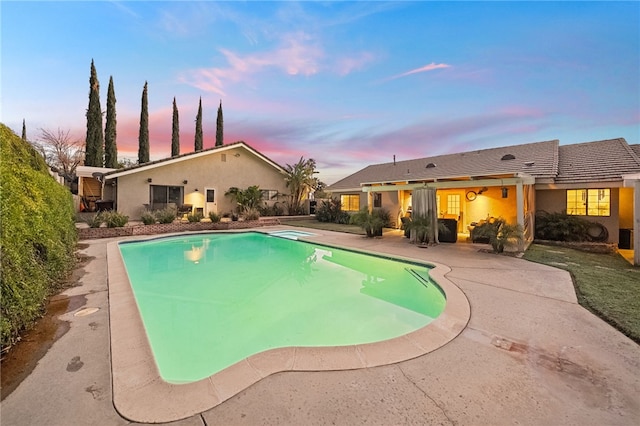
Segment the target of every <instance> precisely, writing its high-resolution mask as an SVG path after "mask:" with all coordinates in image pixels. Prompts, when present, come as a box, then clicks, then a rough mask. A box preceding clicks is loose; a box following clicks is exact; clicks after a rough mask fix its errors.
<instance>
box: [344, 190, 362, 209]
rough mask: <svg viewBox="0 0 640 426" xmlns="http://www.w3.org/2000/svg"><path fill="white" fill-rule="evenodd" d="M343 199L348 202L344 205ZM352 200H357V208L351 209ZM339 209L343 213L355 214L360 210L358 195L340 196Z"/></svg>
mask: <svg viewBox="0 0 640 426" xmlns="http://www.w3.org/2000/svg"><path fill="white" fill-rule="evenodd" d="M345 198H346V199H347V200H348V201H347V202H346V203H345ZM353 200H357V201H356V202H355V204H357V208H355V209H354V208H353V204H354V202H353ZM340 209H341V210H342V211H345V212H357V211H359V210H360V194H340Z"/></svg>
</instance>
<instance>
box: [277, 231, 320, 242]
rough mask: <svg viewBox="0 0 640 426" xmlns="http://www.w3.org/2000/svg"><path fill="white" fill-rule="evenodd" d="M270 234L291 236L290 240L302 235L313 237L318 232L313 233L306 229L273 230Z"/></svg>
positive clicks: (283, 236)
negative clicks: (305, 230)
mask: <svg viewBox="0 0 640 426" xmlns="http://www.w3.org/2000/svg"><path fill="white" fill-rule="evenodd" d="M269 235H274V236H276V237H282V238H289V239H290V240H297V239H298V238H300V237H313V236H314V235H316V234H312V233H310V232H304V231H289V230H284V231H273V232H269Z"/></svg>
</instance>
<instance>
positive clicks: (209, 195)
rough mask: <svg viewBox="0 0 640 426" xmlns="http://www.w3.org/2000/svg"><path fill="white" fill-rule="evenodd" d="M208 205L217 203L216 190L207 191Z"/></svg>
mask: <svg viewBox="0 0 640 426" xmlns="http://www.w3.org/2000/svg"><path fill="white" fill-rule="evenodd" d="M206 193H207V195H206V198H207V203H215V202H216V191H215V189H207V191H206Z"/></svg>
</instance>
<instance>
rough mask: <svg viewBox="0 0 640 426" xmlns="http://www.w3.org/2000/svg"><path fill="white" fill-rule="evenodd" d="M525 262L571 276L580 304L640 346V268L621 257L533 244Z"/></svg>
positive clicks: (525, 256) (527, 252)
mask: <svg viewBox="0 0 640 426" xmlns="http://www.w3.org/2000/svg"><path fill="white" fill-rule="evenodd" d="M524 259H527V260H530V261H532V262H538V263H543V264H545V265H550V266H555V267H557V268H560V269H564V270H566V271H569V272H570V273H571V276H572V278H573V282H574V285H575V288H576V293H577V295H578V302H579V303H580V304H581V305H582V306H584V307H585V308H587V309H589V310H590V311H591V312H593V313H594V314H596V315H598V316H599V317H600V318H602V319H603V320H605V321H607V322H608V323H609V324H611V325H613V326H614V327H616V328H617V329H618V330H620V331H621V332H623V333H624V334H625V335H627V336H629V337H630V338H631V339H633V340H634V341H635V342H636V343H640V268H638V267H634V266H631V265H630V264H629V263H628V262H627V261H626V260H624V259H623V258H622V256H620V255H619V254H595V253H587V252H583V251H579V250H574V249H570V248H565V247H558V246H545V245H540V244H532V245H531V246H530V247H529V249H528V250H527V251H526V253H525V254H524Z"/></svg>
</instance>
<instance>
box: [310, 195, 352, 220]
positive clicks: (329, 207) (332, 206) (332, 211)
mask: <svg viewBox="0 0 640 426" xmlns="http://www.w3.org/2000/svg"><path fill="white" fill-rule="evenodd" d="M316 219H317V220H318V221H319V222H331V223H338V224H342V225H346V224H348V223H349V221H350V219H351V216H350V215H349V213H347V212H344V211H342V204H341V202H340V199H339V198H330V199H329V201H324V200H323V201H322V203H321V204H320V205H319V206H318V208H317V210H316Z"/></svg>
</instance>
